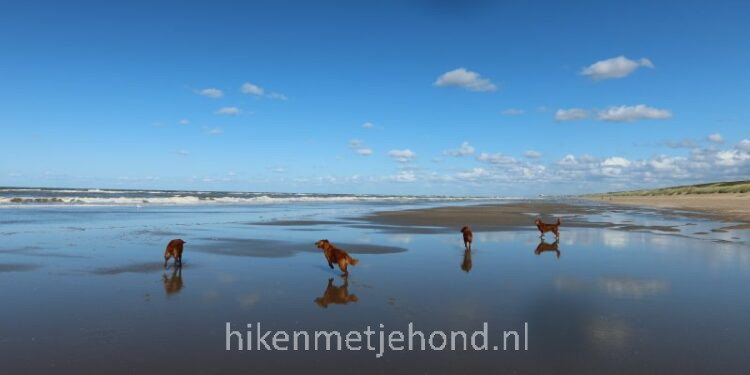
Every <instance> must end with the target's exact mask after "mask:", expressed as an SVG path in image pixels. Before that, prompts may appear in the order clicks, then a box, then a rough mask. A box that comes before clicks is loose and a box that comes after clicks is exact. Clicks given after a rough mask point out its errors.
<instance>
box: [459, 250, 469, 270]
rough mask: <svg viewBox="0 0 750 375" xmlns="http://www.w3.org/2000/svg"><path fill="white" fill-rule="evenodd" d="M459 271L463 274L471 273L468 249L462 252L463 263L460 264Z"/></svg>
mask: <svg viewBox="0 0 750 375" xmlns="http://www.w3.org/2000/svg"><path fill="white" fill-rule="evenodd" d="M461 269H462V270H464V272H469V271H471V250H469V249H466V250H464V261H463V262H461Z"/></svg>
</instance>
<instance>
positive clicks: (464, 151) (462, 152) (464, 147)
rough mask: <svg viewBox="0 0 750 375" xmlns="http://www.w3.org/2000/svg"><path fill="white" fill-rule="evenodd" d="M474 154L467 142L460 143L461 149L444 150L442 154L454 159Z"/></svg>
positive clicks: (472, 148)
mask: <svg viewBox="0 0 750 375" xmlns="http://www.w3.org/2000/svg"><path fill="white" fill-rule="evenodd" d="M473 153H474V147H472V146H471V145H470V144H469V142H464V143H461V147H459V148H457V149H454V150H445V151H443V154H445V155H449V156H455V157H461V156H467V155H471V154H473Z"/></svg>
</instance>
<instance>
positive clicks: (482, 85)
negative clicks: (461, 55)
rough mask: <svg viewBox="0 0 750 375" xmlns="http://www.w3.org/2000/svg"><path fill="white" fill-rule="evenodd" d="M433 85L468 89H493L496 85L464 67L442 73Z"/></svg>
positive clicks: (495, 88)
mask: <svg viewBox="0 0 750 375" xmlns="http://www.w3.org/2000/svg"><path fill="white" fill-rule="evenodd" d="M434 85H435V86H439V87H448V86H455V87H462V88H465V89H467V90H469V91H495V90H497V86H495V84H493V83H492V82H490V80H488V79H485V78H482V76H480V75H479V73H477V72H472V71H470V70H466V69H464V68H458V69H454V70H451V71H449V72H446V73H443V74H442V75H441V76H440V77H438V78H437V80H435V83H434Z"/></svg>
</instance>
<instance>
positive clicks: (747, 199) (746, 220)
mask: <svg viewBox="0 0 750 375" xmlns="http://www.w3.org/2000/svg"><path fill="white" fill-rule="evenodd" d="M587 199H589V200H592V201H597V202H606V203H609V204H620V205H629V206H641V207H652V208H663V209H673V210H686V211H692V212H693V213H694V214H698V215H700V216H703V217H706V218H709V219H713V220H719V221H727V222H736V223H739V224H736V225H731V226H728V227H727V228H731V229H750V194H688V195H662V196H643V197H641V196H612V195H602V196H592V197H587Z"/></svg>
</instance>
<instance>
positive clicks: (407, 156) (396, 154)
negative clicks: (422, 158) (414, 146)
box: [388, 148, 417, 163]
mask: <svg viewBox="0 0 750 375" xmlns="http://www.w3.org/2000/svg"><path fill="white" fill-rule="evenodd" d="M388 156H390V157H392V158H394V159H396V160H397V161H399V162H401V163H405V162H408V161H411V160H414V158H416V157H417V154H416V153H415V152H414V151H412V150H410V149H408V148H407V149H403V150H391V151H388Z"/></svg>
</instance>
